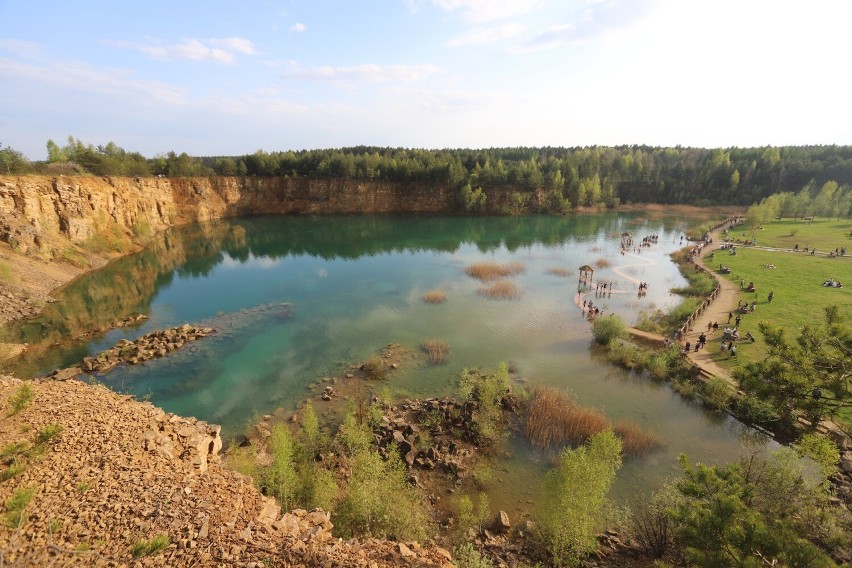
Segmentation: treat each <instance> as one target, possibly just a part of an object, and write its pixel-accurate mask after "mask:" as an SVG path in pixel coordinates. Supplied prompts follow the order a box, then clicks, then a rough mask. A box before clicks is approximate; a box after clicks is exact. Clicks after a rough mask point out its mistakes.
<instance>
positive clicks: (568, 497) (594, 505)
mask: <svg viewBox="0 0 852 568" xmlns="http://www.w3.org/2000/svg"><path fill="white" fill-rule="evenodd" d="M620 467H621V442H619V440H618V438H617V437H616V436H615V434H614V433H613V432H612V430H605V431H603V432H601V433H599V434H596V435H594V436H592V438H591V439H590V440H589V442H588V443H587V444H586V445H583V446H580V447H579V448H577V449H574V450H572V449H570V448H566V449H565V450H563V451H562V455H561V456H560V457H559V461H558V463H557V465H556V467H555V468H554V469H553V470H551V471H550V472H548V474H547V481H546V488H547V489H546V494H547V495H549V496H550V499H548V500H547V501H546V502H545V504H544V507H543V511H542V513H541V515H540V518H539V522H538V524H537V534H536V537H535V539H536V543H537V545H538V548H539V552H541V553H543V554H544V555H546V556H547V557H548V558H549V559H550V560H551V562H552V563H553V565H555V566H577V565H578V564H579V562H580V559H581V557H582V556H584V555H586V554H590V553H592V552H594V551H595V550H597V545H598V543H597V538H596V537H597V534H598V532H599V531H600V530H602V529H603V528H604V525H605V522H606V515H605V511H606V505H607V503H608V502H607V499H606V493H607V491H609V488H610V486H611V485H612V482H613V480H614V479H615V474H616V472H617V471H618V469H619V468H620Z"/></svg>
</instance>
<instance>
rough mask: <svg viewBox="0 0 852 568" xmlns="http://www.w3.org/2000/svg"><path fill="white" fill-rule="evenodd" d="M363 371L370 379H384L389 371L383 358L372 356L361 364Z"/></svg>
mask: <svg viewBox="0 0 852 568" xmlns="http://www.w3.org/2000/svg"><path fill="white" fill-rule="evenodd" d="M361 370H362V371H364V372H365V373H367V377H368V378H370V379H384V378H385V375H387V369H386V368H385V364H384V362H383V361H382V358H381V357H378V356H375V355H374V356H372V357H370V358H369V359H367V360H366V361H364V362H363V363H362V364H361Z"/></svg>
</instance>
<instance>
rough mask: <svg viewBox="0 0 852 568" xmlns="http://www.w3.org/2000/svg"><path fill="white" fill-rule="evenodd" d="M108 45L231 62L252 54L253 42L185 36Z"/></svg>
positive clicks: (152, 54)
mask: <svg viewBox="0 0 852 568" xmlns="http://www.w3.org/2000/svg"><path fill="white" fill-rule="evenodd" d="M108 43H109V44H110V45H114V46H116V47H122V48H125V49H133V50H136V51H139V52H141V53H144V54H146V55H148V56H150V57H153V58H154V59H189V60H190V61H205V60H212V61H216V62H218V63H233V62H234V60H235V59H236V56H237V54H242V55H254V54H255V53H256V51H255V48H254V44H253V43H252V42H251V41H250V40H247V39H244V38H239V37H229V38H210V39H206V40H200V39H195V38H187V39H184V40H182V41H181V42H180V43H175V44H170V45H158V44H153V45H151V44H142V43H136V42H130V41H111V42H108Z"/></svg>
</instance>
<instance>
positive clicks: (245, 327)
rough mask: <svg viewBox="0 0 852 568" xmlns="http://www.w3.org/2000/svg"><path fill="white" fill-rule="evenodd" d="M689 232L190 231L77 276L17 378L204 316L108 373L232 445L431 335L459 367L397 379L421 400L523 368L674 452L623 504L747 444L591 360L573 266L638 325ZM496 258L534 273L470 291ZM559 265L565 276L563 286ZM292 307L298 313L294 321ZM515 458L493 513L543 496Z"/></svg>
mask: <svg viewBox="0 0 852 568" xmlns="http://www.w3.org/2000/svg"><path fill="white" fill-rule="evenodd" d="M683 228H684V227H683V223H682V221H681V220H679V219H666V218H661V219H655V220H649V219H647V218H645V217H644V216H641V215H638V214H634V215H617V214H601V215H591V216H578V217H520V218H506V217H501V218H446V217H399V216H378V217H377V216H368V217H270V218H252V219H240V220H231V221H223V222H217V223H214V224H205V225H195V226H191V227H186V228H182V229H178V230H174V231H169V232H167V233H165V234H163V235H160V236H157V237H155V238H154V240H153V241H152V243H151V245H150V247H148V249H146V250H145V251H144V252H142V253H140V254H139V255H135V256H133V257H127V258H123V259H121V260H119V261H117V262H115V263H113V264H111V265H109V266H107V267H106V268H104V269H102V270H99V271H97V272H95V273H92V274H89V275H87V276H85V277H83V278H81V279H80V280H78V281H76V282H74V283H72V284H71V285H69V286H68V287H66V288H65V290H64V291H63V292H62V293H61V294H60V295H59V298H58V299H59V300H60V302H59V303H57V304H52V305H50V306H48V309H47V310H46V311H45V313H44V314H43V315H42V317H40V318H38V319H37V320H34V321H32V322H28V323H27V324H26V325H22V326H20V327H18V328H16V329H14V330H12V331H11V332H10V333H11V334H12V335H14V336H15V337H13V338H12V339H16V340H25V341H29V342H31V343H33V344H34V346H33V348H32V349H31V350H30V355H29V358H28V359H27V360H25V361H24V362H23V363H22V365H21V368H19V369H17V371H18V372H20V373H22V374H25V373H32V372H36V371H47V370H50V369H52V368H55V367H58V366H63V365H69V364H74V363H76V362H78V361H79V360H80V358H81V357H82V356H83V355H86V354H91V353H94V352H97V351H100V350H102V349H104V348H106V347H109V346H111V345H112V344H114V343H115V342H116V341H117V340H118V339H120V338H123V337H126V338H129V339H134V338H135V337H137V336H139V335H142V334H144V333H147V332H149V331H152V330H155V329H161V328H164V327H168V326H173V325H179V324H182V323H184V322H205V323H207V324H209V325H213V326H214V327H216V328H217V329H219V330H220V333H219V334H218V335H217V336H215V337H211V338H208V339H205V340H204V341H200V342H197V343H196V344H194V345H193V346H192V347H191V348H190V349H188V350H184V351H182V352H179V353H177V354H175V355H172V356H170V357H168V358H165V359H161V360H157V361H152V362H149V363H146V364H145V365H141V366H138V367H127V368H118V369H116V370H114V371H112V372H110V373H108V374H107V375H104V376H103V377H99V378H98V380H101V381H103V382H104V383H106V384H107V385H109V386H110V387H112V388H115V389H116V390H120V391H124V392H129V393H133V394H136V395H138V396H140V397H149V398H150V400H151V401H152V402H154V403H155V404H157V405H159V406H161V407H163V408H164V409H165V410H167V411H170V412H175V413H178V414H182V415H187V416H196V417H198V418H200V419H204V420H208V421H211V422H215V423H219V424H222V425H223V427H224V429H225V434H226V435H227V434H236V433H239V432H240V431H242V429H243V428H244V427H245V425H246V424H247V423H248V422H249V421H250V419H251V417H252V416H253V415H254V414H255V413H267V412H270V411H272V410H273V409H275V408H276V407H281V406H283V407H285V408H292V407H293V406H294V405H295V404H296V403H297V402H298V401H300V400H303V399H304V398H305V397H306V392H307V391H306V389H307V387H308V386H309V385H310V384H311V383H314V382H315V381H317V379H319V378H321V377H324V376H335V375H336V376H340V374H341V365H343V364H345V363H348V362H356V361H360V360H364V359H366V358H367V357H369V356H370V355H372V354H374V353H375V352H376V351H377V350H378V349H380V348H381V347H383V346H385V345H387V344H388V343H391V342H395V343H400V344H402V345H403V346H405V347H407V348H408V349H410V350H411V351H413V352H415V353H419V345H420V342H421V341H422V340H423V339H424V338H428V337H440V338H442V339H444V340H446V341H447V342H448V343H449V344H450V346H451V348H452V358H451V360H450V362H449V363H448V364H446V365H440V366H430V365H428V364H427V363H426V361H425V357H423V356H422V355H418V357H419V358H418V359H416V361H415V362H414V363H412V364H407V365H404V366H403V367H402V368H401V369H399V370H398V371H395V372H394V374H393V376H392V378H391V379H390V380H389V381H388V382H387V383H386V386H388V387H389V388H390V389H391V390H392V391H393V392H395V393H406V394H410V395H415V396H432V395H441V394H448V393H450V392H452V390H453V389H454V388H455V385H456V381H457V378H458V376H459V373H460V371H461V370H462V369H463V368H465V367H491V368H493V367H496V365H497V364H498V363H499V362H500V361H512V362H514V364H515V365H516V367H517V369H518V373H519V375H521V376H522V377H524V378H525V379H527V380H528V381H529V382H531V383H544V384H548V385H554V386H558V387H560V388H564V389H566V390H567V391H570V392H571V393H572V394H573V395H574V396H575V397H576V398H577V400H578V402H579V403H580V404H583V405H587V406H593V407H596V408H599V409H601V410H602V411H603V412H605V413H606V415H607V416H608V417H609V418H610V419H612V420H631V421H634V422H636V423H638V424H640V425H641V426H642V427H643V428H645V429H649V430H651V431H653V432H654V433H655V434H656V435H657V436H658V437H659V438H661V439H662V440H663V441H664V444H665V446H664V448H662V449H660V450H656V451H654V452H652V453H651V454H649V455H648V456H646V457H643V458H638V459H633V460H630V461H628V462H627V463H626V464H625V466H624V468H623V469H622V471H621V473H620V474H619V479H618V482H617V487H616V494H617V495H620V496H621V497H622V498H626V497H627V496H630V495H633V494H636V493H644V492H646V491H648V490H649V489H650V488H652V487H655V486H656V485H658V484H659V482H660V479H661V478H663V477H666V476H673V475H676V474H677V472H678V466H677V463H676V459H675V458H676V456H677V455H678V454H679V453H682V452H686V453H688V454H689V455H690V456H691V457H692V458H694V459H696V460H701V461H704V462H710V463H715V462H721V461H728V460H730V459H733V458H734V457H735V456H736V455H738V454H739V453H740V452H741V451H742V448H743V438H744V437H749V431H748V430H747V429H745V428H743V427H742V426H741V425H739V423H737V422H736V421H733V420H732V419H730V418H727V417H720V416H719V415H718V414H715V413H711V412H707V411H705V410H704V409H702V408H701V407H699V406H697V405H695V404H694V403H692V402H689V401H686V400H683V399H682V398H681V397H680V396H679V395H677V394H675V393H673V392H672V391H671V389H670V388H669V387H668V386H666V385H660V384H656V383H654V382H651V381H649V380H647V379H645V378H643V377H639V376H634V375H631V374H629V373H626V372H624V371H622V370H620V369H617V368H614V367H612V366H611V365H609V364H607V363H606V362H605V361H602V360H600V359H599V358H598V357H596V356H595V355H594V353H593V350H592V349H591V333H590V326H589V325H588V324H587V322H586V321H585V320H584V318H583V317H582V314H581V312H580V310H579V309H578V307H577V306H576V305H575V303H574V297H575V295H576V294H577V291H578V280H577V279H578V270H577V269H578V268H579V267H580V266H581V265H584V264H589V265H592V266H600V268H596V272H595V277H596V279H597V280H601V281H606V282H614V283H615V290H614V292H613V293H611V294H607V295H606V296H600V297H595V295H594V291H592V293H591V295H587V296H586V298H587V299H591V300H593V301H594V302H595V305H597V306H599V307H601V308H602V309H603V310H604V312H605V313H612V312H614V313H618V314H620V315H622V316H623V317H624V318H625V319H626V320H627V321H628V322H630V323H633V322H635V320H636V318H637V316H638V314H639V312H640V311H642V310H651V309H656V308H660V309H663V310H666V309H668V308H670V307H671V306H673V305H674V304H676V303H677V302H678V298H677V297H676V296H674V295H672V294H671V293H669V290H670V289H671V288H672V287H676V286H680V285H683V284H684V280H683V278H682V277H681V276H680V275H679V274H678V271H677V268H676V267H675V266H674V265H673V264H672V263H671V262H670V260H669V257H668V254H669V253H670V252H671V251H672V250H675V249H676V248H678V247H679V245H680V242H681V241H680V236H681V235H682V233H683ZM624 231H629V232H631V233H632V234H633V235H634V237H638V239H641V237H643V236H645V235H651V234H656V235H659V239H658V244H656V245H654V246H652V247H649V248H644V249H641V252H638V253H637V252H636V251H634V250H631V251H630V253H628V254H625V255H622V254H621V253H620V246H619V244H620V235H621V233H622V232H624ZM638 239H637V240H638ZM485 260H494V261H506V262H509V261H512V262H521V263H523V264H524V265H525V267H526V270H525V271H524V272H523V273H522V274H519V275H517V276H515V277H513V278H512V281H513V282H515V283H516V284H517V285H518V286H520V288H521V289H522V297H521V299H519V300H515V301H495V300H489V299H486V298H484V297H482V296H481V295H479V294H478V293H477V288H479V287H480V286H481V285H482V284H481V283H480V282H478V281H476V280H474V279H473V278H470V277H468V276H466V275H465V272H464V270H465V267H466V266H467V265H469V264H470V263H473V262H479V261H485ZM606 264H609V266H606ZM552 268H567V269H569V270H570V271H571V273H572V274H571V276H569V277H559V276H555V275H553V274H550V273H548V269H552ZM639 281H643V282H647V283H648V294H647V295H646V296H644V297H638V296H637V293H636V292H637V285H636V282H639ZM434 288H440V289H442V290H444V291H445V292H446V293H447V295H448V301H447V302H446V303H444V304H441V305H428V304H425V303H424V302H423V301H422V299H421V298H422V295H423V294H424V293H425V292H426V291H428V290H431V289H434ZM281 303H289V304H291V305H292V307H293V310H292V315H290V316H289V317H285V315H286V314H285V313H284V311H283V310H282V309H281V308H280V304H281ZM258 307H260V308H258ZM139 312H141V313H145V314H148V315H149V316H150V318H149V319H148V320H147V321H145V322H144V323H142V324H141V325H138V326H135V327H129V328H120V329H116V330H113V331H111V332H108V333H107V334H106V335H103V334H101V335H99V336H96V337H97V339H94V340H89V341H77V342H74V341H69V340H68V337H69V336H76V335H79V334H81V333H83V332H85V331H87V330H91V329H95V328H98V327H103V326H106V325H108V324H109V323H110V322H113V321H116V320H118V319H120V318H123V317H126V316H127V315H130V314H133V313H139ZM507 451H508V452H509V453H510V454H511V455H510V456H503V458H501V459H500V464H499V465H498V466H496V470H497V473H498V474H497V475H496V476H495V480H494V482H493V483H492V485H493V487H492V489H494V493H495V496H494V497H493V502H494V503H496V505H499V506H503V507H505V508H507V509H509V510H510V511H513V510H518V509H519V508H520V507H523V506H524V503H523V502H524V501H525V500H527V499H533V500H534V499H535V498H536V497H535V490H534V489H530V488H531V487H534V486H535V483H534V480H535V479H540V475H539V473H540V471H541V470H542V469H543V468H545V467H546V466H547V463H546V462H547V460H546V458H545V457H544V456H542V455H540V454H539V453H538V452H535V451H534V450H531V449H529V448H528V447H526V445H525V444H523V443H520V442H513V443H510V445H509V446H508V449H507ZM525 480H529V482H526V481H525ZM525 492H529V493H530V496H526V495H525Z"/></svg>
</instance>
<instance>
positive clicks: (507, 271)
mask: <svg viewBox="0 0 852 568" xmlns="http://www.w3.org/2000/svg"><path fill="white" fill-rule="evenodd" d="M525 270H526V266H524V263H522V262H510V263H502V262H476V263H474V264H471V265H470V266H468V267H467V268H466V269H465V274H467V275H468V276H471V277H473V278H476V279H477V280H481V281H483V282H490V281H492V280H498V279H500V278H505V277H507V276H515V275H517V274H521V273H522V272H524V271H525Z"/></svg>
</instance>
